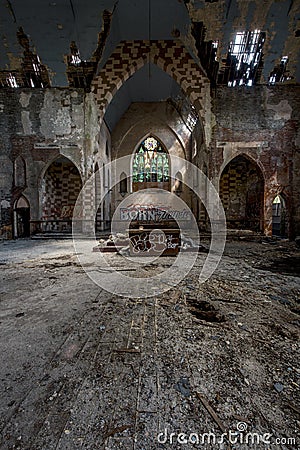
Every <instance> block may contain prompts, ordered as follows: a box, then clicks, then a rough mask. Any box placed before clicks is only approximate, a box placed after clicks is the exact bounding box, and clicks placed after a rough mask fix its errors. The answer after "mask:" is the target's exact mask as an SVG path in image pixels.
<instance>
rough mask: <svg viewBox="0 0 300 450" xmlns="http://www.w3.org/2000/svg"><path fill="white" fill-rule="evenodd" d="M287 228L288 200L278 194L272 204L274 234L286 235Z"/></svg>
mask: <svg viewBox="0 0 300 450" xmlns="http://www.w3.org/2000/svg"><path fill="white" fill-rule="evenodd" d="M286 230H287V214H286V202H285V200H284V198H283V197H282V196H281V195H280V194H278V195H276V197H275V198H274V200H273V205H272V235H273V236H279V237H286V234H287V233H286Z"/></svg>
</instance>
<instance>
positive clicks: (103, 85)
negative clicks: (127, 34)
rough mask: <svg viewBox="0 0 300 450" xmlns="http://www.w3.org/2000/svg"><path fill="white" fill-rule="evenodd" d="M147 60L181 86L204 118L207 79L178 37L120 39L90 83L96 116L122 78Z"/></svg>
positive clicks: (102, 111)
mask: <svg viewBox="0 0 300 450" xmlns="http://www.w3.org/2000/svg"><path fill="white" fill-rule="evenodd" d="M147 62H151V63H153V64H156V65H157V66H158V67H160V68H161V69H162V70H163V71H165V72H166V73H168V74H169V75H170V76H171V77H172V78H174V79H175V80H176V81H177V83H178V84H179V85H180V86H181V88H182V90H183V91H184V92H185V94H186V95H187V97H188V98H189V99H190V101H191V103H192V104H194V106H195V108H196V109H197V111H198V113H199V115H200V116H201V117H202V119H203V120H204V118H205V113H206V111H205V106H206V108H207V107H208V105H209V103H208V102H207V99H206V96H207V87H208V86H209V80H208V79H207V78H206V76H205V75H204V74H203V72H202V70H201V69H200V67H199V66H198V65H197V64H196V63H195V61H194V60H193V58H192V57H191V56H190V54H189V53H188V52H187V50H186V49H185V47H184V46H183V45H182V43H181V42H180V41H171V40H167V41H123V42H121V43H120V44H119V45H118V46H117V48H116V49H115V51H114V52H113V53H112V55H111V56H110V58H109V59H108V61H107V62H106V64H105V66H104V68H103V69H102V70H101V71H100V72H99V74H98V76H97V77H96V78H95V80H94V81H93V83H92V91H93V92H94V94H95V96H96V99H97V104H98V105H99V110H100V116H101V117H103V116H104V113H105V110H106V108H107V105H108V104H109V103H110V101H111V99H112V98H113V96H114V94H115V93H116V91H117V90H118V89H120V88H121V86H122V85H123V84H124V83H125V81H126V80H127V79H128V78H129V77H130V76H131V75H133V74H134V73H135V72H136V71H137V70H139V69H140V68H141V67H143V66H144V65H145V64H146V63H147Z"/></svg>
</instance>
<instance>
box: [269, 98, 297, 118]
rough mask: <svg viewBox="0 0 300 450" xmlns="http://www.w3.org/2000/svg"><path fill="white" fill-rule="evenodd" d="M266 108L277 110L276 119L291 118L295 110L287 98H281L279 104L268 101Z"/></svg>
mask: <svg viewBox="0 0 300 450" xmlns="http://www.w3.org/2000/svg"><path fill="white" fill-rule="evenodd" d="M266 108H267V109H271V110H273V111H274V112H275V114H274V117H273V119H274V120H282V119H283V120H290V118H291V115H292V111H293V109H292V107H291V106H290V104H289V102H288V101H287V100H281V102H280V103H278V104H277V105H274V104H270V103H267V105H266Z"/></svg>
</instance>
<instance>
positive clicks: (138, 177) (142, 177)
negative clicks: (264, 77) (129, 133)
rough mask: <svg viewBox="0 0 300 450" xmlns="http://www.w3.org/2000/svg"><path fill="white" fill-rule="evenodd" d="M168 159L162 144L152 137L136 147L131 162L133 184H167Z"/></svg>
mask: <svg viewBox="0 0 300 450" xmlns="http://www.w3.org/2000/svg"><path fill="white" fill-rule="evenodd" d="M169 175H170V169H169V158H168V154H167V152H166V150H165V149H164V147H163V146H162V144H161V143H160V142H159V141H158V140H157V139H155V138H154V137H153V136H149V137H147V139H145V140H144V141H143V142H142V143H141V144H140V146H139V147H138V149H137V151H136V153H135V155H134V160H133V173H132V178H133V184H135V183H169Z"/></svg>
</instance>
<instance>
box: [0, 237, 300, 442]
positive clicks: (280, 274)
mask: <svg viewBox="0 0 300 450" xmlns="http://www.w3.org/2000/svg"><path fill="white" fill-rule="evenodd" d="M107 257H108V258H110V261H111V264H112V265H114V266H117V267H121V268H124V267H125V268H126V267H128V264H127V263H126V261H125V260H124V258H123V257H122V256H119V255H116V254H110V255H108V256H107ZM205 258H206V255H205V254H199V256H198V260H197V263H196V266H195V267H194V269H193V270H192V271H191V272H190V273H189V275H188V276H187V277H186V278H185V279H184V280H183V281H182V282H181V283H180V284H179V285H178V286H177V287H175V288H172V289H171V290H170V291H169V292H167V293H165V294H163V295H161V296H159V297H156V298H146V299H126V298H121V297H117V296H114V295H112V294H109V293H107V292H105V291H103V290H101V289H100V288H99V287H98V286H97V285H95V284H94V283H93V282H92V281H91V280H90V279H89V278H88V277H87V275H86V273H85V272H84V270H83V269H82V268H81V266H80V264H79V263H78V261H77V258H76V256H75V254H74V249H73V247H72V242H71V241H60V242H58V241H52V242H50V241H46V242H33V241H31V240H20V241H17V242H4V243H1V244H0V264H1V267H0V269H1V287H0V298H1V303H0V304H1V317H0V337H1V364H0V379H1V397H0V405H1V406H0V409H1V418H0V428H1V444H0V448H1V449H13V448H15V449H22V450H25V449H34V450H39V449H43V450H51V449H57V450H58V449H60V450H67V449H74V450H77V449H80V448H87V449H92V450H96V449H119V448H122V449H128V450H129V449H135V450H141V449H143V450H151V449H159V448H165V449H169V448H174V449H175V448H177V449H192V448H209V449H210V448H224V449H225V448H231V449H234V448H235V449H241V448H245V449H250V448H265V449H267V448H270V449H271V448H272V449H273V448H274V449H277V448H278V449H279V448H282V449H285V448H287V449H295V448H298V447H299V445H300V433H299V428H300V406H299V405H300V402H299V385H300V365H299V340H298V339H299V326H300V306H299V299H300V278H299V276H300V269H299V266H300V264H299V261H300V250H299V248H298V249H297V247H296V246H295V244H293V243H289V242H287V241H282V242H280V241H278V242H276V241H275V242H273V241H265V242H257V243H254V242H252V243H251V242H241V241H232V242H228V243H227V246H226V250H225V253H224V256H223V258H222V260H221V263H220V265H219V267H218V269H217V271H216V272H215V273H214V275H213V276H212V277H211V279H210V280H209V281H207V282H206V283H205V284H203V285H201V286H200V287H199V286H198V285H197V283H196V280H197V276H198V275H197V273H198V271H197V266H198V264H200V263H201V261H203V260H204V259H205ZM166 264H172V258H170V257H169V258H160V259H159V260H157V261H156V262H155V263H150V264H148V265H147V266H146V267H145V268H144V269H143V270H144V271H145V273H146V272H147V273H148V275H147V276H149V273H151V271H156V270H159V266H160V265H166ZM103 276H105V274H104V275H103ZM237 429H238V430H239V433H238V432H237ZM247 432H249V433H250V434H249V435H247ZM182 433H183V434H182ZM204 433H209V435H205V434H204ZM222 433H227V435H229V433H231V434H230V436H231V441H232V443H231V444H229V443H228V441H227V440H226V439H224V442H223V443H222V442H221V441H222V438H221V436H222ZM269 435H272V436H271V437H270V436H269ZM247 436H248V437H247ZM246 439H248V441H247V440H246ZM257 439H259V440H260V443H259V445H257V444H255V443H256V442H257ZM201 440H203V441H201ZM208 440H210V441H209V442H210V443H208ZM214 440H216V444H214ZM251 440H252V441H253V442H252V441H251ZM185 441H188V443H185ZM235 441H238V443H234V442H235ZM202 442H203V443H202ZM241 442H242V444H241ZM252 444H253V445H252Z"/></svg>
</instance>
